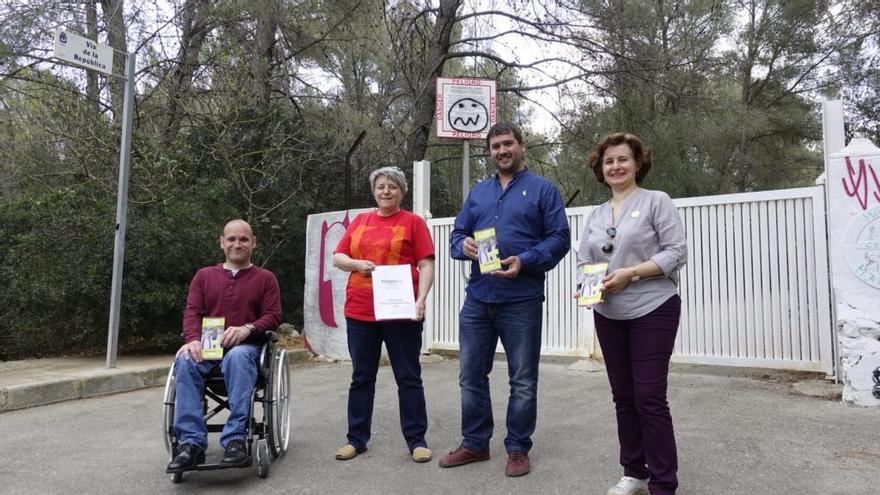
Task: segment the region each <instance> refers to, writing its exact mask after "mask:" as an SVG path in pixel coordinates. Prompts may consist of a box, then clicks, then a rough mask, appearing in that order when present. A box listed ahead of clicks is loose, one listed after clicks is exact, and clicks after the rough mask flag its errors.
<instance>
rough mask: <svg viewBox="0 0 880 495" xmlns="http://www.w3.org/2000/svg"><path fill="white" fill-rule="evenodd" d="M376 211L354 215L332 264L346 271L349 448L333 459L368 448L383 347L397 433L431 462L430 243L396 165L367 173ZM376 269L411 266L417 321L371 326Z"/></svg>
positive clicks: (416, 457) (415, 454)
mask: <svg viewBox="0 0 880 495" xmlns="http://www.w3.org/2000/svg"><path fill="white" fill-rule="evenodd" d="M370 188H371V189H372V191H373V198H374V199H375V200H376V204H377V205H378V208H377V209H376V210H373V211H371V212H368V213H362V214H360V215H358V216H357V217H356V218H355V219H354V221H353V222H352V223H351V225H349V227H348V230H346V232H345V234H344V235H343V236H342V239H340V241H339V245H338V246H336V251H335V252H334V254H333V265H334V266H335V267H337V268H339V269H342V270H345V271H347V272H351V275H350V276H349V279H348V287H347V288H346V290H345V322H346V333H347V336H348V352H349V354H350V355H351V363H352V367H353V370H352V373H351V387H350V388H349V390H348V434H347V438H348V443H347V444H345V445H343V446H342V447H340V448H339V450H337V451H336V458H337V459H339V460H348V459H351V458H353V457H355V456H357V455H358V454H359V453H361V452H363V451H365V450H367V442H368V441H369V440H370V425H371V423H372V417H373V398H374V396H375V392H376V373H377V372H378V370H379V358H380V355H381V352H382V343H383V342H384V343H385V348H386V349H388V358H389V359H390V360H391V368H392V369H393V371H394V379H395V380H396V381H397V389H398V394H397V395H398V400H399V401H400V405H399V407H400V428H401V430H402V431H403V436H404V438H405V439H406V444H407V447H408V448H409V451H410V453H411V455H412V459H413V460H414V461H415V462H427V461H430V460H431V451H430V450H429V449H428V444H427V443H426V442H425V431H427V429H428V415H427V411H426V408H425V392H424V389H423V388H422V368H421V365H420V364H419V353H420V351H421V348H422V322H423V320H424V318H425V299H426V298H427V297H428V292H429V291H430V290H431V285H433V283H434V242H433V241H432V240H431V234H430V232H429V231H428V226H427V225H426V224H425V221H424V220H423V219H422V217H420V216H418V215H415V214H413V213H411V212H408V211H406V210H403V209H401V207H400V204H401V203H402V202H403V197H404V196H405V195H406V189H407V185H406V176H405V175H404V174H403V171H401V170H400V169H399V168H397V167H383V168H380V169H378V170H376V171H374V172H373V173H372V174H370ZM380 265H409V266H410V272H411V274H412V280H413V295H414V296H415V303H416V304H415V306H416V312H415V313H416V314H415V318H413V319H411V320H409V319H404V320H377V319H376V315H375V312H374V310H373V284H372V278H371V273H372V272H373V271H374V270H375V269H376V267H377V266H380Z"/></svg>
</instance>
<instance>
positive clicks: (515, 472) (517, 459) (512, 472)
mask: <svg viewBox="0 0 880 495" xmlns="http://www.w3.org/2000/svg"><path fill="white" fill-rule="evenodd" d="M531 469H532V468H531V466H530V465H529V454H527V453H525V452H511V453H509V454H507V467H506V468H505V469H504V474H506V475H507V476H510V477H511V478H516V477H517V476H523V475H525V474H529V471H531Z"/></svg>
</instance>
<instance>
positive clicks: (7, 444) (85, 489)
mask: <svg viewBox="0 0 880 495" xmlns="http://www.w3.org/2000/svg"><path fill="white" fill-rule="evenodd" d="M349 370H350V368H349V367H348V366H347V365H344V364H331V365H318V366H307V367H297V368H294V369H293V370H292V373H291V377H292V379H293V382H294V394H295V403H294V422H295V425H294V432H293V436H292V443H291V450H290V451H289V453H288V455H287V456H285V457H284V458H282V459H281V460H280V461H278V462H277V463H275V464H273V465H272V471H271V473H270V475H269V478H268V479H265V480H263V479H259V478H258V477H257V476H256V470H255V469H247V470H241V469H232V470H225V471H212V472H200V473H187V475H185V478H184V482H183V483H182V484H179V485H175V484H173V483H172V482H171V481H170V479H169V478H168V476H167V475H165V474H164V468H165V464H166V462H167V457H166V454H165V450H164V446H163V443H162V439H161V433H160V429H161V427H160V411H161V396H162V390H161V388H151V389H146V390H141V391H137V392H130V393H125V394H118V395H113V396H108V397H101V398H94V399H84V400H78V401H71V402H65V403H60V404H54V405H50V406H44V407H38V408H33V409H26V410H20V411H12V412H8V413H4V414H0V492H2V493H16V494H30V493H39V494H46V493H58V494H61V493H63V494H70V493H77V494H79V493H107V494H121V493H126V494H128V493H133V494H140V493H144V494H147V493H149V494H153V493H190V492H193V493H194V492H204V491H205V490H210V492H211V493H235V494H241V493H256V494H261V495H262V494H273V493H284V494H291V493H293V494H331V493H332V494H367V495H370V494H377V495H390V494H411V493H416V494H441V493H442V494H447V493H452V494H455V493H479V494H535V493H539V494H541V495H552V494H604V493H605V490H606V489H607V487H608V486H609V485H610V484H612V483H613V482H615V481H616V480H617V478H618V477H619V476H620V471H619V467H618V466H617V462H616V434H615V429H614V419H613V410H612V405H611V399H610V393H609V391H608V386H607V381H606V378H605V375H604V373H602V372H600V373H586V372H580V371H573V370H570V369H568V367H567V366H566V365H564V364H553V363H548V364H544V365H542V371H541V373H542V375H541V390H540V405H539V426H538V431H537V433H536V434H535V436H534V440H535V448H534V449H533V451H532V461H533V472H532V473H531V474H530V475H528V476H525V477H523V478H518V479H508V478H505V477H504V475H503V472H504V460H505V456H504V454H503V451H504V447H503V443H502V440H503V436H504V430H503V424H504V422H503V418H504V405H505V404H506V397H505V396H506V385H505V374H506V370H505V367H504V365H503V363H497V365H496V369H495V371H494V372H493V377H492V380H493V381H492V383H493V385H495V386H494V389H493V394H494V401H495V412H496V436H495V438H493V440H492V449H493V450H492V453H493V458H492V459H491V460H490V461H489V462H485V463H479V464H475V465H469V466H463V467H459V468H455V469H448V470H444V469H440V468H439V467H437V465H436V462H431V463H428V464H415V463H413V462H411V461H410V460H409V457H408V453H407V452H406V448H405V445H404V442H403V439H402V437H401V435H400V432H399V427H398V424H397V405H396V402H397V399H396V392H395V390H394V386H393V378H392V376H391V372H390V369H389V368H387V367H386V368H382V369H381V371H380V377H379V387H378V388H379V391H378V397H377V403H376V415H375V420H374V427H373V429H374V433H373V440H372V441H371V443H370V446H369V447H370V450H369V451H368V452H366V453H365V454H363V455H361V456H359V457H357V458H355V459H353V460H351V461H347V462H339V461H335V460H334V459H333V453H334V451H335V449H336V448H337V447H338V446H339V445H341V444H342V443H344V432H345V399H346V390H347V385H348V380H349V376H348V375H349V373H350V371H349ZM457 370H458V362H457V361H446V362H442V363H435V364H427V365H425V367H424V380H425V384H426V392H427V398H428V409H429V417H430V427H429V431H428V433H429V438H428V441H429V443H430V444H431V447H432V448H433V449H434V452H435V455H436V456H439V455H440V454H442V453H443V452H445V451H447V450H449V449H451V448H453V447H454V446H455V445H456V444H457V442H458V431H459V395H458V385H457ZM694 370H697V371H694ZM731 373H735V372H733V371H731V372H728V371H724V370H722V371H721V372H718V370H717V369H716V370H714V371H713V370H711V369H704V368H693V367H689V368H681V369H679V371H676V372H674V373H673V375H672V378H671V396H670V403H671V405H672V408H673V415H674V417H675V420H676V428H677V433H678V437H679V452H680V465H681V468H680V473H679V475H680V479H681V485H682V486H681V489H680V490H679V494H680V495H702V494H746V495H763V494H768V495H770V494H773V495H777V494H781V493H784V494H798V495H810V494H816V495H820V494H821V495H829V494H847V495H868V494H876V493H880V484H878V480H880V477H878V476H877V473H878V470H880V412H878V411H877V410H872V409H861V408H856V407H852V406H847V405H844V404H840V403H838V402H830V401H826V400H822V399H817V398H811V397H805V396H801V395H798V394H795V393H792V392H791V391H790V389H788V388H787V387H786V386H785V385H784V384H780V383H778V382H774V381H768V380H760V379H754V378H749V377H747V376H742V374H741V373H740V376H728V375H730V374H731ZM212 442H213V443H212V446H211V449H210V450H209V457H210V456H214V457H217V456H219V455H220V453H221V452H220V449H219V448H218V447H217V446H216V438H212Z"/></svg>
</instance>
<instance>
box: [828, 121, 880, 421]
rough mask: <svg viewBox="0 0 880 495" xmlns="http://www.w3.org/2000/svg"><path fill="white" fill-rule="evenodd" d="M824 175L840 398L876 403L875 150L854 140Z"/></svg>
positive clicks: (879, 214)
mask: <svg viewBox="0 0 880 495" xmlns="http://www.w3.org/2000/svg"><path fill="white" fill-rule="evenodd" d="M826 173H827V178H828V184H827V190H828V195H829V197H830V201H829V204H828V215H829V218H828V220H829V232H828V234H829V235H828V237H829V248H830V252H831V267H832V275H831V285H832V288H833V293H834V299H835V301H836V308H835V309H836V313H837V315H836V318H837V321H836V329H837V334H838V343H839V352H840V368H841V369H840V371H839V375H840V377H841V379H842V380H843V383H844V388H843V400H845V401H847V402H851V403H854V404H857V405H860V406H880V383H878V382H880V304H878V301H880V148H877V147H876V146H874V144H873V143H871V141H869V140H868V139H864V138H856V139H853V140H852V142H851V143H850V144H849V146H847V147H846V148H844V149H842V150H840V151H838V152H836V153H831V154H830V155H829V161H828V162H827V169H826Z"/></svg>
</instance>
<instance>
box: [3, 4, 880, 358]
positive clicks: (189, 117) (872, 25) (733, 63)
mask: <svg viewBox="0 0 880 495" xmlns="http://www.w3.org/2000/svg"><path fill="white" fill-rule="evenodd" d="M873 3H876V2H873V0H857V1H855V2H853V3H852V4H849V3H847V4H845V5H844V4H841V5H839V6H838V8H837V9H834V8H831V7H833V5H827V4H825V3H823V2H817V1H811V0H798V1H795V2H782V1H779V0H749V1H746V2H740V3H731V2H727V1H717V0H689V1H686V2H666V1H658V2H648V1H647V0H635V1H627V2H623V1H620V0H613V1H607V0H564V1H560V2H544V3H542V2H525V3H524V2H519V1H516V2H506V3H505V2H500V3H498V5H495V6H494V7H493V8H495V9H497V10H498V11H503V12H505V13H509V14H511V15H519V16H530V15H533V14H535V13H536V12H539V11H540V10H541V8H543V7H548V9H547V10H546V12H545V13H546V14H547V19H549V21H548V22H547V23H546V24H543V25H542V26H543V27H539V25H538V24H536V23H528V22H517V21H513V20H511V19H510V18H505V19H506V21H505V22H514V28H513V29H511V30H510V31H511V32H513V31H521V32H523V33H526V35H527V36H526V37H529V36H533V37H535V38H542V39H544V40H545V41H546V40H550V41H552V40H554V39H555V40H557V42H558V44H557V45H556V46H558V47H560V48H562V49H561V50H560V51H559V52H558V53H556V52H552V53H543V54H540V55H541V56H547V57H548V58H549V57H552V58H554V59H557V58H564V57H571V58H572V59H574V62H575V64H576V65H577V66H579V67H581V68H583V69H584V72H583V73H582V75H583V77H582V82H583V83H584V85H583V86H581V87H582V88H583V92H582V94H581V95H580V99H579V101H580V104H579V105H573V106H571V107H569V108H564V109H563V110H562V112H561V114H560V115H558V116H557V117H558V118H559V119H560V121H561V122H563V123H564V127H563V131H562V132H561V133H560V135H558V136H545V135H541V134H539V133H536V132H534V131H533V130H532V129H531V128H530V127H531V126H530V123H531V120H532V117H533V116H532V115H530V114H529V113H528V111H527V110H526V109H525V107H524V105H523V102H524V99H523V98H521V96H523V95H525V94H524V93H523V92H522V90H521V88H522V87H523V86H528V84H527V82H526V81H525V77H524V76H523V75H522V74H521V73H520V69H526V68H527V67H528V66H529V62H530V61H529V60H526V58H527V57H524V58H522V59H517V61H515V62H513V63H507V62H505V59H506V57H507V55H506V54H499V53H498V52H497V51H495V50H494V48H496V47H498V46H500V45H497V44H496V43H503V42H505V41H506V40H507V39H509V38H505V39H503V40H502V39H501V37H500V36H497V34H498V33H493V32H492V31H491V29H490V28H491V27H492V26H491V25H492V24H493V22H494V21H495V20H500V16H497V15H496V14H492V15H487V14H473V15H471V14H470V13H463V12H461V11H462V10H465V9H469V8H472V7H473V6H472V5H470V4H468V3H466V2H465V3H464V4H465V5H464V8H462V9H459V7H461V4H462V2H458V1H456V0H442V1H441V2H433V3H432V2H415V1H407V0H403V1H394V2H384V1H380V0H340V1H326V0H307V1H303V2H284V1H281V0H260V1H259V2H240V1H232V2H229V1H227V2H210V1H205V0H181V1H180V2H178V3H177V4H176V8H175V10H174V13H173V14H170V13H169V12H165V11H164V10H163V9H158V8H154V7H155V6H151V4H149V3H148V4H149V5H148V4H144V6H141V5H139V4H138V5H137V8H134V9H131V8H129V9H128V10H125V11H126V12H127V18H126V19H125V23H126V27H127V28H128V36H129V38H128V39H129V43H128V46H129V47H138V50H139V55H138V56H139V59H138V60H139V63H138V71H139V72H138V76H137V81H138V86H137V88H138V94H137V98H136V100H137V104H136V114H135V132H134V136H133V146H132V157H131V182H130V192H129V214H128V228H127V240H126V256H125V268H124V269H125V278H124V285H123V297H122V318H121V322H120V345H121V347H122V348H126V347H134V346H137V347H139V348H143V346H166V347H168V346H170V347H174V346H176V345H178V344H179V333H180V316H181V313H182V311H183V309H184V303H185V297H186V293H187V290H188V286H189V281H190V278H191V276H192V274H193V273H194V272H195V271H196V270H197V269H198V268H199V267H202V266H205V265H208V264H212V263H217V262H219V261H221V260H222V254H221V252H220V250H219V247H218V245H217V244H218V243H217V239H218V237H219V234H220V232H221V228H222V226H223V224H224V223H225V222H226V221H228V220H229V219H231V218H235V217H241V218H244V219H246V220H248V221H249V222H250V223H251V224H252V226H253V228H254V231H255V234H256V236H257V238H258V248H257V251H256V253H255V259H254V261H255V262H256V263H257V264H260V265H262V266H265V267H267V268H269V269H271V270H272V271H273V272H275V273H276V275H277V276H278V279H279V282H280V284H281V289H282V291H281V293H282V305H283V308H284V310H283V315H282V317H283V319H284V320H285V321H287V322H290V323H293V324H294V325H300V324H301V322H302V292H303V286H304V280H303V279H304V272H305V270H304V266H303V260H304V253H305V247H306V246H305V244H306V243H305V224H306V217H307V216H308V215H309V214H312V213H318V212H324V211H333V210H341V209H344V208H358V207H365V206H371V205H373V199H372V195H371V194H370V191H369V189H368V185H367V177H368V175H369V173H370V172H371V171H372V170H374V169H375V168H377V167H379V166H382V165H387V164H394V165H398V166H401V167H402V168H403V169H404V170H409V169H410V162H411V160H413V159H414V157H417V158H421V157H422V156H424V158H425V159H427V160H429V161H431V163H432V177H431V182H432V205H431V206H432V208H431V210H432V212H433V214H434V216H436V217H439V216H452V215H455V214H456V213H457V212H458V210H459V208H460V205H461V201H462V190H461V189H462V188H461V176H460V170H461V160H462V144H461V142H460V141H458V140H440V139H436V138H433V137H431V136H430V134H429V135H428V137H427V140H425V139H424V138H425V132H426V125H430V124H429V122H430V119H427V118H426V115H428V116H429V115H430V114H431V112H432V111H433V110H432V108H429V107H430V106H432V105H433V102H431V94H432V91H433V89H432V88H433V86H432V85H433V84H434V79H433V78H434V77H435V76H436V73H435V71H436V70H438V69H439V70H440V72H441V73H442V74H443V75H448V76H473V77H483V78H495V79H497V80H498V86H499V89H500V90H501V92H500V96H499V101H498V105H499V107H498V108H499V116H500V118H501V119H503V120H513V121H515V122H518V123H520V124H522V125H523V127H524V130H525V132H526V138H527V141H528V147H527V153H528V156H527V161H528V163H529V166H530V168H531V169H532V170H533V171H534V172H536V173H539V174H542V175H544V176H546V177H548V178H549V179H551V180H552V181H554V182H555V183H556V184H557V185H558V186H559V188H560V190H561V192H562V195H563V197H564V199H566V200H568V199H569V198H573V197H575V196H576V199H575V200H574V202H573V203H572V205H573V206H577V205H585V204H596V203H598V202H600V201H604V200H605V199H606V198H607V195H608V191H607V189H606V188H604V187H603V186H601V185H599V184H598V183H597V182H596V181H595V179H594V177H593V174H592V172H591V171H590V170H589V169H588V168H587V166H586V156H587V153H588V152H589V150H590V149H591V148H592V147H593V146H594V145H595V143H596V141H597V140H598V139H599V138H600V137H601V136H602V135H604V134H606V133H608V132H613V131H619V130H626V131H630V132H634V133H636V134H638V135H640V136H641V137H642V138H643V139H644V141H645V142H646V143H647V144H648V145H650V146H651V147H652V148H653V150H654V168H653V170H652V172H651V174H650V175H649V176H648V179H647V182H646V184H645V185H646V186H647V187H652V188H658V189H663V190H666V191H668V192H669V193H670V194H671V195H673V196H694V195H704V194H718V193H726V192H734V191H751V190H760V189H770V188H781V187H790V186H795V185H805V184H809V183H811V182H812V180H813V179H814V178H815V176H816V175H818V172H819V168H820V165H821V162H820V156H819V153H818V152H817V150H818V139H819V134H820V131H819V124H818V117H817V110H816V109H817V105H816V104H815V103H814V101H813V99H812V98H814V92H815V91H817V90H823V91H826V92H827V93H828V94H832V93H833V94H842V95H846V96H847V97H849V98H850V100H853V101H852V107H853V108H854V109H855V110H856V111H857V112H858V115H859V119H858V122H857V124H858V126H859V129H861V130H863V132H873V133H874V136H876V134H877V132H878V131H877V128H878V127H877V119H878V117H880V116H878V115H877V108H880V105H877V104H876V103H877V91H876V88H877V87H878V86H880V84H877V83H878V80H877V77H878V76H877V74H878V72H877V70H876V67H877V64H876V61H877V58H876V47H877V43H878V42H877V35H876V33H877V32H878V30H877V26H878V25H880V23H878V20H877V19H878V18H877V10H876V9H874V8H872V5H873ZM37 4H38V2H37V3H34V2H30V3H28V2H25V3H23V4H22V5H23V6H19V5H18V4H15V2H13V3H11V4H9V5H8V7H9V8H8V9H7V10H6V11H4V12H3V13H2V14H0V18H2V19H3V20H4V22H3V23H0V74H2V78H0V142H2V144H3V146H0V238H2V239H4V249H0V281H2V283H0V360H3V359H13V358H19V357H27V356H41V355H51V354H59V353H76V352H96V351H97V352H100V351H101V350H102V349H103V344H104V341H105V338H106V326H107V316H108V315H107V312H108V307H109V304H108V302H109V297H110V295H109V292H110V283H111V270H112V267H111V263H112V258H113V242H114V229H113V227H114V223H115V221H116V219H115V207H116V191H117V183H116V181H117V167H118V153H119V151H118V150H119V135H120V129H119V127H118V125H117V124H115V123H114V120H115V119H118V115H119V114H120V112H119V110H120V109H119V108H112V107H113V106H114V102H115V98H114V97H111V94H110V90H109V89H108V88H109V84H108V82H107V80H106V79H105V78H103V77H101V78H98V84H97V89H96V91H97V92H98V94H99V96H98V99H97V100H96V99H95V98H94V97H87V96H86V94H87V91H86V89H85V87H84V86H85V82H84V78H83V77H82V75H81V73H80V71H78V70H76V69H64V70H58V69H50V68H49V66H48V64H45V65H43V64H41V63H38V61H39V60H45V57H46V54H47V52H46V40H48V39H51V30H52V29H53V28H54V27H55V26H56V25H58V24H63V25H69V26H72V27H77V28H78V29H75V30H77V31H79V32H85V31H86V28H88V26H84V24H83V23H84V22H88V21H84V20H83V17H84V15H83V10H82V9H81V8H80V6H79V5H78V4H76V6H74V5H75V3H65V2H49V3H46V5H42V4H40V5H37ZM437 4H439V8H438V7H437ZM114 5H120V6H122V8H127V7H131V6H132V3H131V2H119V3H118V4H117V3H115V2H114ZM835 5H836V4H835ZM456 9H459V10H458V13H457V14H458V15H451V14H454V13H455V10H456ZM557 9H558V10H557ZM849 9H852V10H849ZM835 12H836V14H835V15H837V17H834V18H832V17H833V16H832V15H831V14H830V13H835ZM102 14H104V13H103V12H102ZM557 14H559V17H556V15H557ZM169 15H173V16H174V17H173V18H171V19H166V18H165V16H169ZM854 18H857V19H864V20H865V22H866V26H868V27H866V28H865V29H864V30H863V31H858V32H855V31H854V30H855V28H854V27H853V26H861V24H858V23H852V22H848V20H851V19H854ZM50 19H51V22H50V21H49V20H50ZM441 19H445V22H446V23H445V24H443V23H441ZM462 19H464V21H462ZM572 20H574V21H575V22H569V21H572ZM744 20H746V21H747V22H743V21H744ZM106 22H107V19H106V17H105V18H104V19H103V23H98V25H93V26H92V27H93V28H94V29H96V30H97V32H98V33H99V40H100V41H101V42H105V41H107V40H108V39H109V38H108V36H107V33H106V31H104V29H106ZM169 26H173V28H170V27H169ZM79 28H82V29H79ZM166 29H168V30H166ZM505 29H506V28H505ZM169 30H170V31H169ZM160 31H161V32H160ZM169 33H170V34H171V36H176V37H177V38H176V39H175V40H174V41H175V42H173V43H171V42H166V41H167V40H168V35H169ZM443 36H448V39H449V40H450V43H449V45H447V44H446V43H443V42H441V39H442V38H443ZM834 36H837V37H836V38H835V37H834ZM107 42H109V41H107ZM835 43H837V44H836V45H835ZM116 48H121V47H116ZM444 50H446V51H444ZM565 50H574V51H575V52H577V53H576V54H575V55H571V54H570V53H564V52H565ZM464 52H466V53H467V56H457V55H456V53H458V55H461V54H462V53H464ZM511 60H512V59H511ZM826 61H828V62H827V63H826ZM832 63H833V66H832V65H829V64H832ZM535 67H536V68H537V70H540V71H545V72H551V71H550V69H548V67H550V66H545V65H540V66H538V65H535ZM569 67H573V66H569ZM834 67H840V68H842V70H841V74H842V75H841V76H840V77H839V78H838V79H837V81H836V83H835V84H833V85H832V84H828V83H827V82H826V81H825V79H823V77H822V76H823V75H824V74H825V73H833V72H834V71H832V70H829V68H834ZM315 74H319V76H317V77H316V76H315ZM558 77H568V76H567V75H566V76H558ZM90 94H94V93H90ZM525 96H528V95H525ZM117 106H118V105H117ZM362 132H366V134H365V138H364V139H363V140H362V141H361V142H360V143H359V144H358V145H357V146H355V142H356V139H357V138H358V137H359V136H360V135H361V133H362ZM875 139H876V138H875ZM426 143H427V144H426ZM470 158H471V160H470V170H471V176H470V179H471V181H476V180H480V179H483V178H486V177H489V176H490V175H491V174H493V173H494V170H493V167H492V165H491V164H490V163H489V161H488V159H487V158H488V157H487V154H486V150H485V147H484V145H483V143H481V142H478V141H473V142H471V146H470ZM347 172H348V173H349V174H350V179H349V180H348V182H346V180H345V177H346V173H347ZM405 201H406V202H405V206H408V205H409V204H410V201H411V198H407V199H406V200H405Z"/></svg>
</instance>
